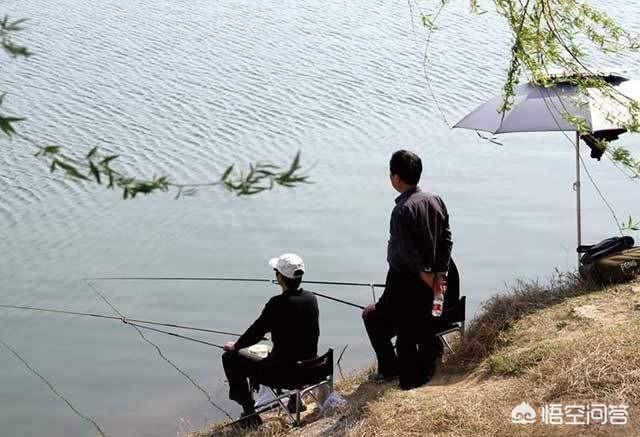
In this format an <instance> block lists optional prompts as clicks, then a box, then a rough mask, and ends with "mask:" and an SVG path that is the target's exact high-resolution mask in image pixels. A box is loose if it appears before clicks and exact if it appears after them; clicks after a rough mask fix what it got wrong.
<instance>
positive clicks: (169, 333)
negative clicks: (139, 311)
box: [123, 319, 224, 349]
mask: <svg viewBox="0 0 640 437" xmlns="http://www.w3.org/2000/svg"><path fill="white" fill-rule="evenodd" d="M123 322H124V323H125V324H127V325H131V326H134V327H137V328H142V329H148V330H150V331H155V332H160V333H162V334H167V335H171V336H173V337H178V338H183V339H185V340H191V341H195V342H197V343H202V344H206V345H208V346H213V347H217V348H218V349H224V347H223V346H221V345H219V344H215V343H209V342H208V341H204V340H199V339H197V338H193V337H188V336H186V335H182V334H177V333H175V332H171V331H163V330H162V329H158V328H152V327H151V326H144V325H139V324H137V323H131V321H129V320H127V319H125V320H123Z"/></svg>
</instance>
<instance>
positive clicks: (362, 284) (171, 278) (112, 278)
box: [85, 276, 385, 288]
mask: <svg viewBox="0 0 640 437" xmlns="http://www.w3.org/2000/svg"><path fill="white" fill-rule="evenodd" d="M85 280H87V281H227V282H269V283H272V284H277V281H276V280H275V279H262V278H225V277H217V276H193V277H190V276H102V277H97V278H85ZM302 283H303V284H316V285H344V286H351V287H371V288H374V287H377V288H384V287H385V285H384V284H377V283H365V282H336V281H305V280H303V281H302Z"/></svg>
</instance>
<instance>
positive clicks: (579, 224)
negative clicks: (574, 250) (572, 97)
mask: <svg viewBox="0 0 640 437" xmlns="http://www.w3.org/2000/svg"><path fill="white" fill-rule="evenodd" d="M573 189H574V190H575V192H576V214H577V229H578V246H580V245H581V244H582V214H581V212H580V133H579V132H577V131H576V182H575V183H574V184H573ZM579 260H580V255H578V261H579ZM579 265H580V263H579V262H578V266H579Z"/></svg>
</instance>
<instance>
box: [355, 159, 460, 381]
mask: <svg viewBox="0 0 640 437" xmlns="http://www.w3.org/2000/svg"><path fill="white" fill-rule="evenodd" d="M389 170H390V171H389V173H390V175H389V178H390V180H391V185H392V186H393V188H394V189H395V190H396V191H398V192H399V193H400V195H399V196H398V197H397V198H396V199H395V202H396V206H395V207H394V208H393V211H392V212H391V224H390V229H389V234H390V237H389V243H388V247H387V261H388V263H389V271H388V273H387V280H386V284H385V289H384V293H383V294H382V296H381V297H380V299H379V300H378V302H377V303H375V304H373V305H369V306H367V307H366V308H365V309H364V310H363V312H362V318H363V319H364V324H365V327H366V329H367V334H368V335H369V339H370V340H371V345H372V346H373V349H374V350H375V353H376V357H377V359H378V374H377V375H376V376H375V379H377V380H381V381H385V380H390V379H393V378H395V377H396V376H399V377H400V387H401V388H403V389H406V390H408V389H411V388H415V387H420V386H422V385H424V384H426V383H427V382H428V381H429V380H430V379H431V377H432V376H433V372H434V371H435V365H436V362H437V360H438V358H439V356H440V354H441V351H442V349H441V345H440V344H439V342H438V340H437V338H436V332H435V327H434V323H433V321H432V316H431V306H432V303H433V289H434V287H438V286H439V285H440V282H441V281H442V280H443V278H445V277H446V274H447V269H448V266H449V260H450V257H451V247H452V241H451V231H450V229H449V214H448V213H447V208H446V206H445V204H444V202H443V201H442V199H440V197H439V196H438V195H436V194H434V193H430V192H426V191H422V190H421V189H420V187H419V186H418V182H419V181H420V175H421V174H422V161H421V160H420V158H419V157H418V156H417V155H416V154H415V153H412V152H409V151H406V150H398V151H397V152H395V153H394V154H393V155H392V156H391V161H390V163H389ZM394 336H397V339H396V351H397V354H396V351H394V349H393V345H392V344H391V339H392V338H393V337H394Z"/></svg>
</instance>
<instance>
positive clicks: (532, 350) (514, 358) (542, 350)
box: [487, 341, 558, 376]
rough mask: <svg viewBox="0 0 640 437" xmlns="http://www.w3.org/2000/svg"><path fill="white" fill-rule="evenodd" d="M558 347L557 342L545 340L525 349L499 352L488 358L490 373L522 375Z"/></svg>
mask: <svg viewBox="0 0 640 437" xmlns="http://www.w3.org/2000/svg"><path fill="white" fill-rule="evenodd" d="M557 349H558V345H557V344H556V343H551V342H549V341H545V342H541V343H537V344H535V345H533V346H530V347H528V348H524V349H518V350H505V351H500V352H497V353H495V354H493V355H491V356H490V357H489V358H488V359H487V365H488V368H489V373H490V374H492V375H502V376H517V375H521V374H523V373H524V372H525V370H527V369H528V368H530V367H533V366H535V365H536V364H538V363H539V362H540V361H542V360H544V359H545V358H547V357H548V356H549V355H551V354H552V353H553V352H555V351H556V350H557Z"/></svg>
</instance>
